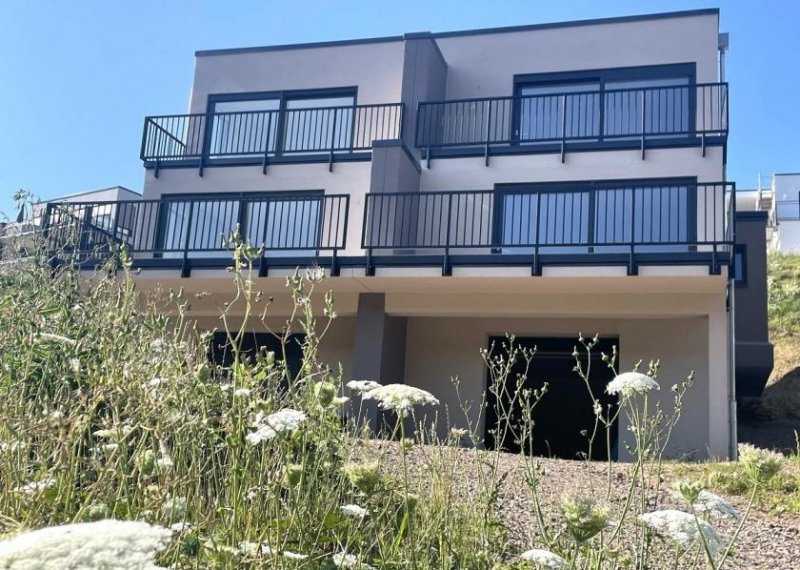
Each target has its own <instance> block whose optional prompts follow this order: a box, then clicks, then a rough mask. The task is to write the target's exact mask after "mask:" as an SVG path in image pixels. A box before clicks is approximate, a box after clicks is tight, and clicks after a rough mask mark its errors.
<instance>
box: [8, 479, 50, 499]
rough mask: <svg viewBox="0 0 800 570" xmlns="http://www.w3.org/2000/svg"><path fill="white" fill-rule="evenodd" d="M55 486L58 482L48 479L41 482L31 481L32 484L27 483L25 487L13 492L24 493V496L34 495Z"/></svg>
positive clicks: (18, 487) (21, 486)
mask: <svg viewBox="0 0 800 570" xmlns="http://www.w3.org/2000/svg"><path fill="white" fill-rule="evenodd" d="M55 486H56V480H55V479H52V478H49V477H48V478H46V479H41V480H40V481H31V482H30V483H25V484H24V485H19V486H17V487H14V488H13V489H12V492H14V493H22V494H23V495H34V494H36V493H38V492H40V491H44V490H45V489H49V488H51V487H55Z"/></svg>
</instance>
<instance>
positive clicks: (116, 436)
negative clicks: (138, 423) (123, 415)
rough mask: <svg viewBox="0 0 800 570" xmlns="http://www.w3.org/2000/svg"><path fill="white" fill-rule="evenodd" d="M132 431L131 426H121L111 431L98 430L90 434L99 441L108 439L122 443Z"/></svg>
mask: <svg viewBox="0 0 800 570" xmlns="http://www.w3.org/2000/svg"><path fill="white" fill-rule="evenodd" d="M132 431H133V428H132V427H131V426H121V427H116V428H112V429H99V430H97V431H95V432H93V433H92V435H93V436H95V437H97V438H100V439H110V440H113V441H117V442H119V441H122V440H123V439H125V437H126V436H127V435H128V434H129V433H131V432H132Z"/></svg>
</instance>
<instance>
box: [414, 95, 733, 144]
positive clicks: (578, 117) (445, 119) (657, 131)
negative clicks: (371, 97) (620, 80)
mask: <svg viewBox="0 0 800 570" xmlns="http://www.w3.org/2000/svg"><path fill="white" fill-rule="evenodd" d="M677 94H680V95H677ZM678 99H680V101H677V100H678ZM648 105H649V107H648ZM468 106H469V107H470V108H465V107H468ZM653 107H655V112H654V109H653ZM728 111H729V109H728V84H727V83H719V82H716V83H689V84H685V85H665V86H658V87H627V88H614V89H595V90H591V91H573V92H566V91H561V92H554V93H537V94H529V95H520V94H517V95H509V96H494V97H475V98H462V99H450V100H438V101H424V102H420V103H419V104H418V106H417V116H416V119H417V120H416V125H417V129H416V133H415V146H416V147H417V148H424V149H431V148H443V147H463V146H481V145H485V146H487V149H486V150H487V153H488V146H490V145H495V146H496V145H508V144H525V143H537V142H539V143H543V142H561V143H562V144H563V143H565V142H573V141H587V140H593V141H597V142H604V141H607V140H618V139H631V138H633V137H640V138H641V141H642V144H644V139H645V138H647V137H650V138H654V137H655V138H658V137H661V138H663V137H675V136H681V135H685V136H700V137H702V138H703V143H705V137H706V136H707V135H711V136H721V137H724V136H726V135H727V131H728ZM608 115H611V117H610V118H609V116H608ZM609 119H610V120H609ZM648 123H649V125H648ZM526 128H527V129H528V130H529V132H528V133H527V135H526V134H525V133H524V130H525V129H526Z"/></svg>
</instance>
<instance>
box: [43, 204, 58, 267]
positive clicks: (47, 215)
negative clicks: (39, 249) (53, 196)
mask: <svg viewBox="0 0 800 570" xmlns="http://www.w3.org/2000/svg"><path fill="white" fill-rule="evenodd" d="M54 206H55V205H54V204H53V203H52V202H48V203H47V206H46V207H45V209H44V217H43V218H42V238H43V239H44V243H45V248H46V250H47V255H50V224H51V217H52V212H53V208H54Z"/></svg>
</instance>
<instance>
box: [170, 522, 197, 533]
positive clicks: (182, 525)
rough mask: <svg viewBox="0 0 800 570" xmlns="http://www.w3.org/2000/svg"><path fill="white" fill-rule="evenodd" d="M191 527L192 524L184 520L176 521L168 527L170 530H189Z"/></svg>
mask: <svg viewBox="0 0 800 570" xmlns="http://www.w3.org/2000/svg"><path fill="white" fill-rule="evenodd" d="M193 529H194V527H193V526H192V524H191V523H188V522H185V521H181V522H176V523H175V524H173V525H171V526H170V527H169V530H171V531H172V532H189V531H191V530H193Z"/></svg>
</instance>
